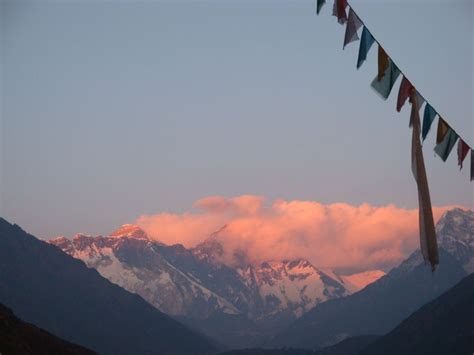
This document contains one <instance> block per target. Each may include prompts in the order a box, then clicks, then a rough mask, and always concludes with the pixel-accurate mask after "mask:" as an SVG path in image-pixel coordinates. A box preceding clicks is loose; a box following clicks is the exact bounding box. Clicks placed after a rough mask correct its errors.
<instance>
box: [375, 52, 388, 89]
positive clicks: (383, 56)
mask: <svg viewBox="0 0 474 355" xmlns="http://www.w3.org/2000/svg"><path fill="white" fill-rule="evenodd" d="M378 57H379V72H378V75H377V80H378V81H380V80H382V78H383V76H384V74H385V70H387V68H388V55H387V53H385V51H384V50H383V48H382V47H381V46H380V44H379V56H378Z"/></svg>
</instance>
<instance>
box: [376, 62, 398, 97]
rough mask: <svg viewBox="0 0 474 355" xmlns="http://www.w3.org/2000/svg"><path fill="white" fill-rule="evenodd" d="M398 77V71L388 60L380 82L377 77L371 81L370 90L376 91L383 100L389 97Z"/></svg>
mask: <svg viewBox="0 0 474 355" xmlns="http://www.w3.org/2000/svg"><path fill="white" fill-rule="evenodd" d="M399 75H400V70H399V69H398V68H397V66H396V65H395V64H393V62H392V61H391V60H390V59H389V61H388V67H387V69H386V70H385V73H384V75H383V78H382V80H378V76H376V77H375V78H374V80H373V81H372V84H371V86H372V88H373V89H374V90H375V91H377V92H378V93H379V94H380V96H382V98H384V99H385V100H386V99H387V98H388V96H389V95H390V92H391V91H392V88H393V85H394V84H395V82H396V81H397V78H398V76H399Z"/></svg>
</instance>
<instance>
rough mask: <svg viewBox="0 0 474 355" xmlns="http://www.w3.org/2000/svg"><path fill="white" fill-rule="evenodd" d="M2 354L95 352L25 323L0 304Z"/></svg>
mask: <svg viewBox="0 0 474 355" xmlns="http://www.w3.org/2000/svg"><path fill="white" fill-rule="evenodd" d="M0 354H2V355H13V354H22V355H51V354H62V355H93V354H95V352H93V351H91V350H88V349H86V348H83V347H82V346H79V345H76V344H72V343H69V342H67V341H65V340H62V339H60V338H58V337H55V336H54V335H52V334H49V333H48V332H46V331H44V330H43V329H41V328H38V327H36V326H34V325H32V324H29V323H25V322H23V321H22V320H21V319H18V318H17V317H16V316H15V315H14V314H13V312H12V311H11V310H10V309H9V308H7V307H5V306H3V305H2V304H0Z"/></svg>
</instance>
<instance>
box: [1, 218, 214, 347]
mask: <svg viewBox="0 0 474 355" xmlns="http://www.w3.org/2000/svg"><path fill="white" fill-rule="evenodd" d="M0 303H2V304H4V305H6V306H7V307H9V308H11V309H12V310H13V311H14V312H15V314H16V315H17V316H18V317H19V318H20V319H22V320H24V321H26V322H29V323H32V324H34V325H36V326H38V327H41V328H43V329H44V330H46V331H47V332H49V333H51V334H54V335H55V336H58V337H60V338H62V339H65V340H66V341H70V342H73V343H77V344H81V345H83V346H86V347H88V348H90V349H92V350H94V351H97V352H98V353H100V354H114V355H115V354H170V355H171V354H172V355H175V354H186V355H187V354H209V353H214V352H215V351H216V345H215V343H214V342H213V341H211V340H209V339H208V338H207V337H205V336H202V335H200V334H198V333H196V332H195V331H192V330H190V329H188V328H187V327H185V326H184V325H182V324H180V323H179V322H177V321H176V320H174V319H172V318H170V317H169V316H167V315H165V314H163V313H161V312H160V311H159V310H157V309H156V308H155V307H152V306H151V305H150V304H148V303H147V302H146V301H144V300H143V299H142V298H141V297H140V296H138V295H135V294H132V293H129V292H128V291H126V290H124V289H123V288H121V287H119V286H117V285H115V284H113V283H111V282H109V281H108V280H107V279H105V278H103V277H102V276H100V275H99V273H97V272H96V270H94V269H91V268H88V267H86V265H85V264H84V263H83V262H82V261H80V260H76V259H74V258H72V257H70V256H69V255H67V254H65V253H63V252H62V251H61V250H59V249H58V248H57V247H55V246H53V245H51V244H48V243H45V242H43V241H41V240H38V239H36V238H35V237H33V236H31V235H29V234H27V233H26V232H24V231H23V230H22V229H21V228H20V227H18V226H16V225H11V224H10V223H8V222H7V221H5V220H4V219H1V218H0Z"/></svg>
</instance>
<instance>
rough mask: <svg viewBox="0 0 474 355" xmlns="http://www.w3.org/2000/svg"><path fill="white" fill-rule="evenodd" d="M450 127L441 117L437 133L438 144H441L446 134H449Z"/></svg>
mask: <svg viewBox="0 0 474 355" xmlns="http://www.w3.org/2000/svg"><path fill="white" fill-rule="evenodd" d="M448 130H449V126H448V124H447V123H446V122H445V121H444V120H443V119H442V118H441V116H439V120H438V132H436V144H440V143H441V142H442V141H443V139H444V136H446V133H448Z"/></svg>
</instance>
